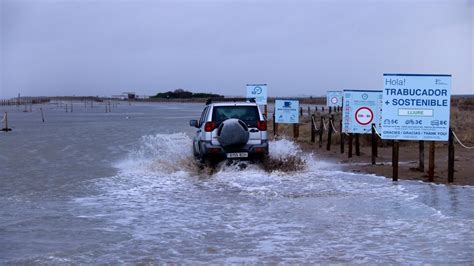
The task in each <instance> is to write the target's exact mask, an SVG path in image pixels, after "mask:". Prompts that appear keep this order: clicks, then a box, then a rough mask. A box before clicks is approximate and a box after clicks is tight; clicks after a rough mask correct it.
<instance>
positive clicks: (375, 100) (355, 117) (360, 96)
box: [342, 90, 382, 134]
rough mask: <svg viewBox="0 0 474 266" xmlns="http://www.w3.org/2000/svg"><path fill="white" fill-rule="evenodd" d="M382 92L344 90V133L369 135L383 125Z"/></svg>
mask: <svg viewBox="0 0 474 266" xmlns="http://www.w3.org/2000/svg"><path fill="white" fill-rule="evenodd" d="M381 108H382V91H370V90H344V108H343V111H342V119H343V122H342V131H343V132H345V133H358V134H369V133H371V132H372V124H375V126H376V127H377V128H379V127H380V123H381V120H382V119H381Z"/></svg>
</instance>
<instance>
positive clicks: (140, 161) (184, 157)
mask: <svg viewBox="0 0 474 266" xmlns="http://www.w3.org/2000/svg"><path fill="white" fill-rule="evenodd" d="M269 149H270V154H269V156H268V158H267V159H266V160H265V161H264V162H263V164H250V163H248V162H244V163H232V164H228V163H227V162H222V163H220V164H219V165H217V166H216V168H215V169H210V168H207V167H203V166H201V165H199V164H198V163H197V161H196V160H195V158H194V156H193V154H192V140H191V138H190V137H189V136H188V135H186V134H185V133H174V134H157V135H148V136H143V137H142V138H141V140H140V142H139V146H138V149H137V150H135V151H131V152H130V154H129V156H128V158H127V159H126V160H125V161H122V162H120V164H119V165H118V168H120V169H122V170H127V171H133V170H144V171H151V172H156V173H165V174H173V173H183V172H185V173H188V174H189V175H198V176H201V177H203V176H204V177H205V176H212V175H213V174H215V173H219V172H225V171H228V172H235V171H241V170H243V169H247V170H248V169H254V170H258V169H260V170H264V171H266V172H269V173H271V172H275V171H276V172H283V173H285V172H295V171H300V170H304V169H305V168H306V166H307V164H308V162H309V161H312V158H311V156H310V155H309V154H305V153H303V152H302V150H301V148H300V147H299V146H298V144H297V143H295V142H293V141H291V140H288V139H280V140H275V141H270V143H269Z"/></svg>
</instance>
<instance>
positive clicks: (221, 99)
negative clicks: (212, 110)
mask: <svg viewBox="0 0 474 266" xmlns="http://www.w3.org/2000/svg"><path fill="white" fill-rule="evenodd" d="M243 101H245V102H247V101H248V102H251V103H255V102H256V101H255V98H209V99H207V101H206V105H208V104H211V103H214V102H221V103H222V102H243Z"/></svg>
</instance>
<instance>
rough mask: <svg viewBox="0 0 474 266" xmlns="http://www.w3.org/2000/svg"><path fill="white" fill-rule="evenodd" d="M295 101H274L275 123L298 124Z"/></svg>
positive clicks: (297, 106) (297, 108) (297, 105)
mask: <svg viewBox="0 0 474 266" xmlns="http://www.w3.org/2000/svg"><path fill="white" fill-rule="evenodd" d="M299 108H300V107H299V102H298V101H297V100H275V122H276V123H279V124H298V123H299V114H298V110H299Z"/></svg>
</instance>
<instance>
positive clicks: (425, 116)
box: [381, 74, 451, 141]
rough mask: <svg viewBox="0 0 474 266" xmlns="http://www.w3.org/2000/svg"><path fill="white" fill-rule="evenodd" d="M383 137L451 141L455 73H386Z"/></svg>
mask: <svg viewBox="0 0 474 266" xmlns="http://www.w3.org/2000/svg"><path fill="white" fill-rule="evenodd" d="M383 78H384V81H383V82H384V90H383V110H382V117H383V122H382V131H381V134H382V138H383V139H394V140H427V141H447V140H448V137H449V115H450V108H451V102H450V101H451V75H424V74H384V76H383Z"/></svg>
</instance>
